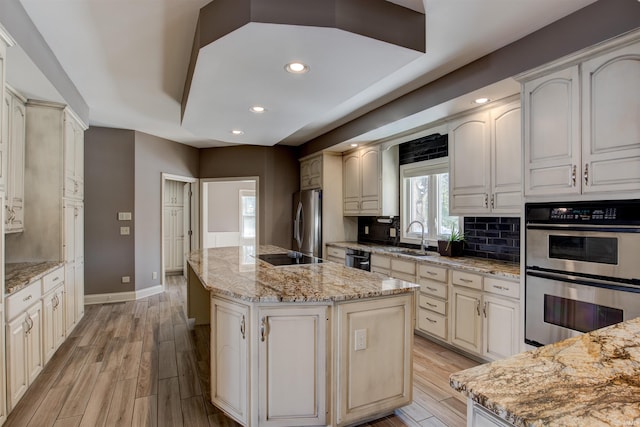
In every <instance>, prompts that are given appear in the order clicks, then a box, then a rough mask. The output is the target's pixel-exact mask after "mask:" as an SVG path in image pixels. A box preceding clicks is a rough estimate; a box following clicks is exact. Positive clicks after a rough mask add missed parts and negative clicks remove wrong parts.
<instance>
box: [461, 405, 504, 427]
mask: <svg viewBox="0 0 640 427" xmlns="http://www.w3.org/2000/svg"><path fill="white" fill-rule="evenodd" d="M467 427H513V424H509V423H508V422H506V421H505V420H503V419H500V418H498V417H496V416H495V415H493V414H492V413H490V412H489V411H487V410H486V409H484V408H482V407H481V406H480V405H478V404H477V403H474V402H473V400H471V399H467Z"/></svg>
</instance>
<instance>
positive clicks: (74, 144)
mask: <svg viewBox="0 0 640 427" xmlns="http://www.w3.org/2000/svg"><path fill="white" fill-rule="evenodd" d="M63 120H64V197H68V198H73V199H78V200H82V199H83V198H84V128H83V125H82V124H81V123H80V121H79V119H78V118H77V117H76V116H75V114H73V113H72V112H71V110H65V113H64V119H63Z"/></svg>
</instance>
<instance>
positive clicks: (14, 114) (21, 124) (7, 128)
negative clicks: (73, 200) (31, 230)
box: [2, 86, 26, 233]
mask: <svg viewBox="0 0 640 427" xmlns="http://www.w3.org/2000/svg"><path fill="white" fill-rule="evenodd" d="M25 102H26V99H24V98H23V97H22V96H21V95H19V94H18V93H17V92H16V91H14V90H13V89H11V88H10V87H9V86H6V87H5V91H4V105H3V106H2V122H3V123H2V132H3V135H2V139H3V140H5V141H8V144H7V147H6V148H7V162H8V165H7V169H6V170H7V177H6V186H7V191H6V194H5V197H6V200H5V214H4V218H5V228H4V231H5V233H17V232H20V231H23V230H24V205H25V203H24V187H25V185H24V174H25V130H26V110H25Z"/></svg>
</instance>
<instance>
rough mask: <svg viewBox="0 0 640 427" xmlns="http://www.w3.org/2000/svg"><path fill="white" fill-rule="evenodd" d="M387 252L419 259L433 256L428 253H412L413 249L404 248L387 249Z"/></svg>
mask: <svg viewBox="0 0 640 427" xmlns="http://www.w3.org/2000/svg"><path fill="white" fill-rule="evenodd" d="M385 251H386V252H389V253H393V254H400V255H409V256H413V257H417V258H422V257H427V256H431V254H430V253H428V252H419V251H412V250H411V249H402V248H393V249H385Z"/></svg>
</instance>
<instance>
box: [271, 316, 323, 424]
mask: <svg viewBox="0 0 640 427" xmlns="http://www.w3.org/2000/svg"><path fill="white" fill-rule="evenodd" d="M258 321H259V332H258V335H259V337H258V380H259V384H260V387H259V388H258V401H259V411H258V414H259V420H258V424H259V425H260V426H294V425H295V426H309V425H314V426H316V425H326V414H327V405H326V402H327V386H326V385H327V322H328V319H327V307H326V306H309V307H300V308H297V307H296V308H292V307H287V308H280V307H261V308H259V309H258Z"/></svg>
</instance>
